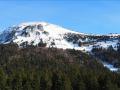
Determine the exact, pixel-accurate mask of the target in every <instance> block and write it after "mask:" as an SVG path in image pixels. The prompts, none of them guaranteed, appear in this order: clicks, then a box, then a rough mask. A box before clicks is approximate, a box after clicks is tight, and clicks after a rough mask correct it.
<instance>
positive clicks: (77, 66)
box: [0, 44, 120, 90]
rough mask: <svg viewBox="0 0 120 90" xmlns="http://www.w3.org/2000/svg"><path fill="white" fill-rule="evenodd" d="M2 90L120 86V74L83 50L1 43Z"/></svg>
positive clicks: (97, 89) (116, 88)
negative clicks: (21, 46)
mask: <svg viewBox="0 0 120 90" xmlns="http://www.w3.org/2000/svg"><path fill="white" fill-rule="evenodd" d="M0 90H120V74H119V73H115V72H110V71H109V70H108V69H106V68H104V67H103V66H102V64H101V63H99V62H98V61H97V60H96V59H95V58H93V57H92V56H90V55H88V54H85V53H83V52H81V51H76V50H69V49H68V50H62V49H56V48H44V47H34V46H29V47H26V48H18V46H17V45H15V44H9V45H0Z"/></svg>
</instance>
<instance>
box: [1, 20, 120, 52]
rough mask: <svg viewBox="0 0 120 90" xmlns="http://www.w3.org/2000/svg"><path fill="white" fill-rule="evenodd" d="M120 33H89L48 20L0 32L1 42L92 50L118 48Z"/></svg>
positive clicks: (24, 24)
mask: <svg viewBox="0 0 120 90" xmlns="http://www.w3.org/2000/svg"><path fill="white" fill-rule="evenodd" d="M119 38H120V35H119V34H109V35H89V34H84V33H79V32H75V31H71V30H68V29H65V28H63V27H60V26H57V25H54V24H50V23H46V22H28V23H22V24H20V25H17V26H13V27H9V28H8V29H6V30H5V31H4V32H2V33H1V34H0V43H2V44H6V43H11V42H13V43H17V44H18V45H19V46H23V45H25V44H27V45H35V46H38V45H39V44H40V43H45V44H46V47H56V48H63V49H67V48H68V49H73V48H74V49H77V50H84V51H91V49H92V48H93V47H103V48H107V47H109V46H111V45H112V46H113V48H115V49H116V48H117V44H118V42H119Z"/></svg>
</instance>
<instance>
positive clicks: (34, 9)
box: [0, 0, 120, 34]
mask: <svg viewBox="0 0 120 90" xmlns="http://www.w3.org/2000/svg"><path fill="white" fill-rule="evenodd" d="M29 21H30V22H31V21H45V22H49V23H53V24H57V25H60V26H63V27H65V28H68V29H72V30H75V31H79V32H84V33H94V34H95V33H97V34H99V33H100V34H106V33H120V1H119V0H99V1H98V0H0V30H4V29H5V28H6V27H9V26H11V25H16V24H19V23H22V22H29Z"/></svg>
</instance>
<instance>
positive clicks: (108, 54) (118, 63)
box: [92, 43, 120, 68]
mask: <svg viewBox="0 0 120 90" xmlns="http://www.w3.org/2000/svg"><path fill="white" fill-rule="evenodd" d="M92 54H94V56H95V57H97V58H99V59H101V60H102V61H104V62H109V63H111V64H113V65H114V66H115V67H118V68H120V44H119V43H118V44H117V46H116V49H115V48H113V46H112V45H111V46H109V47H108V48H106V49H105V48H102V47H94V48H93V49H92Z"/></svg>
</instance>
